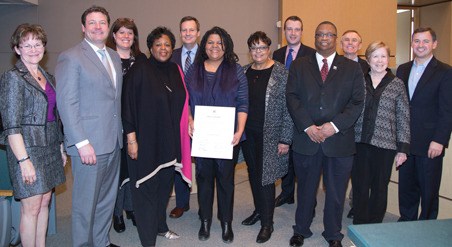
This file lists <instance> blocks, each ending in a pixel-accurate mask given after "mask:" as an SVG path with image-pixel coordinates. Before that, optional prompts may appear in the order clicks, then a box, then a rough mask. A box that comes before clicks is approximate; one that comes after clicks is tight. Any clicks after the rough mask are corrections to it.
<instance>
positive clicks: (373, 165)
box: [352, 143, 396, 224]
mask: <svg viewBox="0 0 452 247" xmlns="http://www.w3.org/2000/svg"><path fill="white" fill-rule="evenodd" d="M395 155H396V151H395V150H389V149H384V148H379V147H376V146H373V145H369V144H364V143H357V144H356V155H355V159H354V162H353V168H352V185H353V186H352V188H353V210H354V213H355V215H354V217H353V224H368V223H381V222H382V221H383V218H384V216H385V213H386V207H387V202H388V184H389V179H390V178H391V171H392V165H393V164H394V157H395ZM369 193H370V194H369Z"/></svg>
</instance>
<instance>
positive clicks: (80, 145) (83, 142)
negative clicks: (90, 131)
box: [75, 140, 89, 149]
mask: <svg viewBox="0 0 452 247" xmlns="http://www.w3.org/2000/svg"><path fill="white" fill-rule="evenodd" d="M88 144H89V141H88V140H83V141H81V142H79V143H76V144H75V146H76V147H77V149H80V148H81V147H83V146H85V145H88Z"/></svg>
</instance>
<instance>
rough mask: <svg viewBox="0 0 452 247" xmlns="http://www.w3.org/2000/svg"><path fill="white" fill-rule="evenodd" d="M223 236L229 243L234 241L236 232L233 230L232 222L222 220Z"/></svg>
mask: <svg viewBox="0 0 452 247" xmlns="http://www.w3.org/2000/svg"><path fill="white" fill-rule="evenodd" d="M221 230H222V231H221V238H222V239H223V242H225V243H227V244H229V243H232V241H234V233H233V232H232V226H231V222H221Z"/></svg>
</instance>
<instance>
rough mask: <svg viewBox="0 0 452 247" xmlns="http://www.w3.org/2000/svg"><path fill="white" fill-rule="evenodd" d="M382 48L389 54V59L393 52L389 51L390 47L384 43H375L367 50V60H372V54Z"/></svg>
mask: <svg viewBox="0 0 452 247" xmlns="http://www.w3.org/2000/svg"><path fill="white" fill-rule="evenodd" d="M380 48H385V49H386V51H387V52H388V58H389V56H391V50H390V49H389V46H387V45H386V44H385V43H384V42H383V41H374V42H372V43H370V44H369V46H368V47H367V49H366V59H367V61H369V60H370V56H372V53H373V52H374V51H376V50H378V49H380Z"/></svg>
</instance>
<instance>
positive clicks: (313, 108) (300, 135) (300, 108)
mask: <svg viewBox="0 0 452 247" xmlns="http://www.w3.org/2000/svg"><path fill="white" fill-rule="evenodd" d="M286 99H287V107H288V109H289V113H290V115H291V116H292V119H293V121H294V123H295V127H296V128H295V132H294V138H293V142H292V149H293V150H294V151H295V152H297V153H300V154H303V155H314V154H315V153H316V152H317V151H318V149H319V147H320V145H321V146H322V149H323V152H324V154H325V155H326V156H328V157H345V156H350V155H353V154H354V153H355V151H356V149H355V139H354V138H355V136H354V135H355V132H354V128H353V127H354V124H355V121H356V120H357V119H358V117H359V115H360V114H361V112H362V110H363V106H364V77H363V73H362V70H361V67H360V65H359V64H358V63H356V62H354V61H352V60H350V59H348V58H345V57H343V56H340V55H338V54H336V57H335V58H334V61H333V63H332V65H331V68H330V71H329V73H328V77H327V78H326V81H325V82H322V78H321V76H320V70H319V66H318V64H317V60H316V57H315V54H314V55H312V56H309V57H303V58H300V59H297V60H295V61H293V63H292V65H291V66H290V70H289V79H288V81H287V89H286ZM330 121H331V122H333V123H334V124H335V125H336V127H337V128H338V129H339V133H337V134H334V135H333V136H331V137H329V138H327V139H326V140H325V142H323V143H322V144H318V143H315V142H313V141H311V139H310V138H309V136H308V135H307V134H306V133H305V132H304V130H305V129H306V128H308V127H309V126H311V125H313V124H315V125H317V126H319V125H322V124H324V123H326V122H330Z"/></svg>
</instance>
